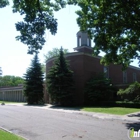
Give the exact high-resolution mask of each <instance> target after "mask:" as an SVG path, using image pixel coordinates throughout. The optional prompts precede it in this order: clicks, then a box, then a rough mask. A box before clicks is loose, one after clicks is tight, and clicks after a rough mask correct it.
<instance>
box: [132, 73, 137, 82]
mask: <svg viewBox="0 0 140 140" xmlns="http://www.w3.org/2000/svg"><path fill="white" fill-rule="evenodd" d="M135 81H137V74H136V73H133V82H135Z"/></svg>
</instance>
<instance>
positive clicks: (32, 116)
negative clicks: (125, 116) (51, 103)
mask: <svg viewBox="0 0 140 140" xmlns="http://www.w3.org/2000/svg"><path fill="white" fill-rule="evenodd" d="M139 124H140V123H139V122H132V121H131V122H130V121H127V120H120V119H118V120H117V119H100V118H95V117H92V116H91V115H85V114H79V113H73V112H62V111H55V110H48V109H41V107H40V108H33V107H29V106H8V105H5V106H1V105H0V127H3V128H5V129H7V130H9V131H12V132H13V133H16V134H19V135H21V136H23V137H26V138H27V139H29V140H80V139H81V140H127V139H128V136H127V133H128V129H129V128H130V127H135V128H136V129H140V128H139V126H140V125H139Z"/></svg>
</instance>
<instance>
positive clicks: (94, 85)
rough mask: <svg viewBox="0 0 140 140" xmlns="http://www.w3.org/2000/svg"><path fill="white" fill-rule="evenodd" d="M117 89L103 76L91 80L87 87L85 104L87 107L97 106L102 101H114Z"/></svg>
mask: <svg viewBox="0 0 140 140" xmlns="http://www.w3.org/2000/svg"><path fill="white" fill-rule="evenodd" d="M115 93H116V90H115V88H114V87H113V85H112V84H111V81H110V79H107V78H106V77H105V76H104V75H103V74H100V75H98V76H97V77H93V78H92V79H90V80H89V81H88V82H87V84H86V87H85V103H86V104H87V105H96V104H99V103H100V102H101V101H110V100H113V99H114V94H115Z"/></svg>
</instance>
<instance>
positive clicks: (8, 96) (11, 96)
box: [0, 85, 26, 102]
mask: <svg viewBox="0 0 140 140" xmlns="http://www.w3.org/2000/svg"><path fill="white" fill-rule="evenodd" d="M0 100H1V101H11V102H25V101H26V99H25V97H24V95H23V86H22V85H19V86H17V87H1V88H0Z"/></svg>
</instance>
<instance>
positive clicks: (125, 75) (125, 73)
mask: <svg viewBox="0 0 140 140" xmlns="http://www.w3.org/2000/svg"><path fill="white" fill-rule="evenodd" d="M123 83H127V72H126V71H123Z"/></svg>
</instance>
